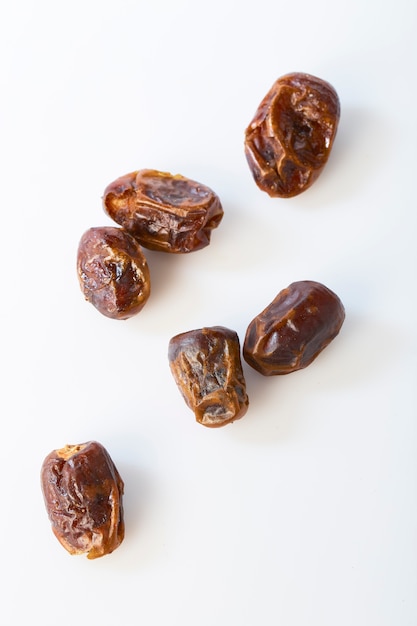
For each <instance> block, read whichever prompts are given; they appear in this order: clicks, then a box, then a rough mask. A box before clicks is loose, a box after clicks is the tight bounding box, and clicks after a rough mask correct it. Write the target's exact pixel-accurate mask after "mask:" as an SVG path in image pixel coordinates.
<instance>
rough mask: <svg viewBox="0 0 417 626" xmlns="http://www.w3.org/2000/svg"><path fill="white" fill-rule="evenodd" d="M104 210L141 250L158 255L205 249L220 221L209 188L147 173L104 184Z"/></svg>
mask: <svg viewBox="0 0 417 626" xmlns="http://www.w3.org/2000/svg"><path fill="white" fill-rule="evenodd" d="M103 206H104V210H105V211H106V213H107V214H108V215H109V216H110V217H111V218H112V219H113V220H114V221H115V222H117V223H118V224H119V225H120V226H122V227H123V228H124V229H125V230H127V231H128V232H129V233H130V234H131V235H133V236H134V237H135V238H136V239H137V240H138V241H139V243H140V244H141V245H142V246H144V247H145V248H149V249H151V250H159V251H162V252H173V253H187V252H193V251H195V250H199V249H201V248H204V247H205V246H207V245H208V244H209V243H210V238H211V232H212V230H213V229H214V228H216V227H217V226H218V225H219V223H220V221H221V219H222V217H223V208H222V206H221V203H220V200H219V198H218V196H217V195H216V194H215V193H214V191H212V190H211V189H210V188H209V187H206V186H205V185H201V184H200V183H197V182H195V181H193V180H190V179H188V178H185V177H184V176H181V175H179V174H177V175H172V174H169V173H167V172H159V171H157V170H149V169H146V170H139V171H137V172H132V173H130V174H126V175H125V176H122V177H120V178H118V179H117V180H115V181H114V182H112V183H111V184H110V185H108V186H107V187H106V189H105V191H104V196H103Z"/></svg>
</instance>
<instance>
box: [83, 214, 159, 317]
mask: <svg viewBox="0 0 417 626" xmlns="http://www.w3.org/2000/svg"><path fill="white" fill-rule="evenodd" d="M77 272H78V279H79V282H80V287H81V290H82V292H83V293H84V296H85V299H86V300H88V301H89V302H91V304H93V305H94V306H95V307H96V309H97V310H98V311H100V313H102V314H103V315H106V317H111V318H112V319H117V320H125V319H128V318H129V317H132V316H133V315H136V313H139V311H140V310H141V309H142V308H143V307H144V305H145V303H146V302H147V300H148V298H149V295H150V289H151V282H150V275H149V268H148V264H147V261H146V258H145V256H144V254H143V252H142V249H141V247H140V245H139V243H138V242H137V241H136V239H135V238H134V237H132V236H131V235H129V233H126V232H125V231H124V230H123V229H121V228H115V227H113V226H103V227H96V228H90V229H89V230H87V231H86V232H85V233H84V235H83V236H82V238H81V240H80V243H79V246H78V254H77Z"/></svg>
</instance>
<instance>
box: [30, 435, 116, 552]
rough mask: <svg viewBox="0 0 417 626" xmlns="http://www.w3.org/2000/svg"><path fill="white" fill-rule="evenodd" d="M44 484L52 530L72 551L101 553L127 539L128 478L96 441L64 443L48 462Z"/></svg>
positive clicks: (42, 484) (43, 478)
mask: <svg viewBox="0 0 417 626" xmlns="http://www.w3.org/2000/svg"><path fill="white" fill-rule="evenodd" d="M41 486H42V491H43V496H44V500H45V506H46V510H47V512H48V516H49V519H50V522H51V524H52V531H53V533H54V535H55V536H56V538H57V539H58V541H59V542H60V543H61V545H62V546H63V547H64V548H65V549H66V550H67V551H68V552H69V553H70V554H87V558H89V559H96V558H98V557H101V556H104V555H105V554H110V553H111V552H113V550H115V549H116V548H117V547H118V546H119V545H120V544H121V542H122V541H123V538H124V521H123V504H122V495H123V481H122V479H121V478H120V475H119V473H118V471H117V469H116V467H115V465H114V463H113V461H112V460H111V458H110V456H109V454H108V452H107V451H106V450H105V448H104V447H103V446H102V445H101V444H99V443H97V442H96V441H89V442H87V443H82V444H79V445H74V446H70V445H69V446H65V447H64V448H61V449H59V450H54V451H53V452H51V453H50V454H49V455H48V456H47V457H46V459H45V460H44V462H43V465H42V470H41Z"/></svg>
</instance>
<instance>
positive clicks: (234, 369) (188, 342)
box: [168, 326, 249, 428]
mask: <svg viewBox="0 0 417 626" xmlns="http://www.w3.org/2000/svg"><path fill="white" fill-rule="evenodd" d="M168 358H169V364H170V368H171V372H172V374H173V376H174V379H175V382H176V383H177V385H178V388H179V390H180V391H181V393H182V395H183V397H184V400H185V402H186V404H187V405H188V406H189V407H190V409H192V410H193V411H194V414H195V418H196V420H197V422H199V423H200V424H202V425H203V426H208V427H212V428H216V427H219V426H224V425H225V424H229V423H231V422H233V421H235V420H237V419H240V418H241V417H243V416H244V415H245V413H246V411H247V409H248V405H249V400H248V396H247V394H246V383H245V379H244V376H243V371H242V362H241V359H240V343H239V338H238V336H237V334H236V332H235V331H233V330H230V329H228V328H224V327H223V326H212V327H211V328H201V329H198V330H191V331H188V332H185V333H182V334H180V335H176V336H175V337H173V338H172V339H171V341H170V343H169V349H168Z"/></svg>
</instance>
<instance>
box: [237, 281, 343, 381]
mask: <svg viewBox="0 0 417 626" xmlns="http://www.w3.org/2000/svg"><path fill="white" fill-rule="evenodd" d="M344 319H345V310H344V307H343V304H342V303H341V301H340V299H339V298H338V296H337V295H336V294H335V293H333V291H330V289H328V288H327V287H325V286H324V285H322V284H321V283H317V282H314V281H311V280H304V281H299V282H295V283H292V284H291V285H290V286H289V287H287V288H286V289H283V290H282V291H280V293H279V294H278V295H277V297H276V298H275V299H274V300H273V301H272V302H271V304H269V305H268V306H267V307H266V309H264V310H263V311H262V313H260V314H259V315H257V316H256V317H255V319H254V320H252V322H251V323H250V324H249V326H248V329H247V331H246V336H245V340H244V344H243V357H244V359H245V360H246V361H247V363H249V365H251V366H252V367H253V368H255V369H256V370H257V371H258V372H260V373H261V374H263V375H264V376H273V375H275V374H289V373H291V372H295V371H296V370H299V369H302V368H304V367H307V365H310V363H311V362H312V361H314V359H315V358H316V357H317V356H318V355H319V354H320V352H321V351H322V350H323V349H324V348H325V347H326V346H327V345H328V344H329V343H330V342H331V341H332V339H334V337H336V335H337V334H338V333H339V331H340V328H341V326H342V324H343V321H344Z"/></svg>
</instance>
